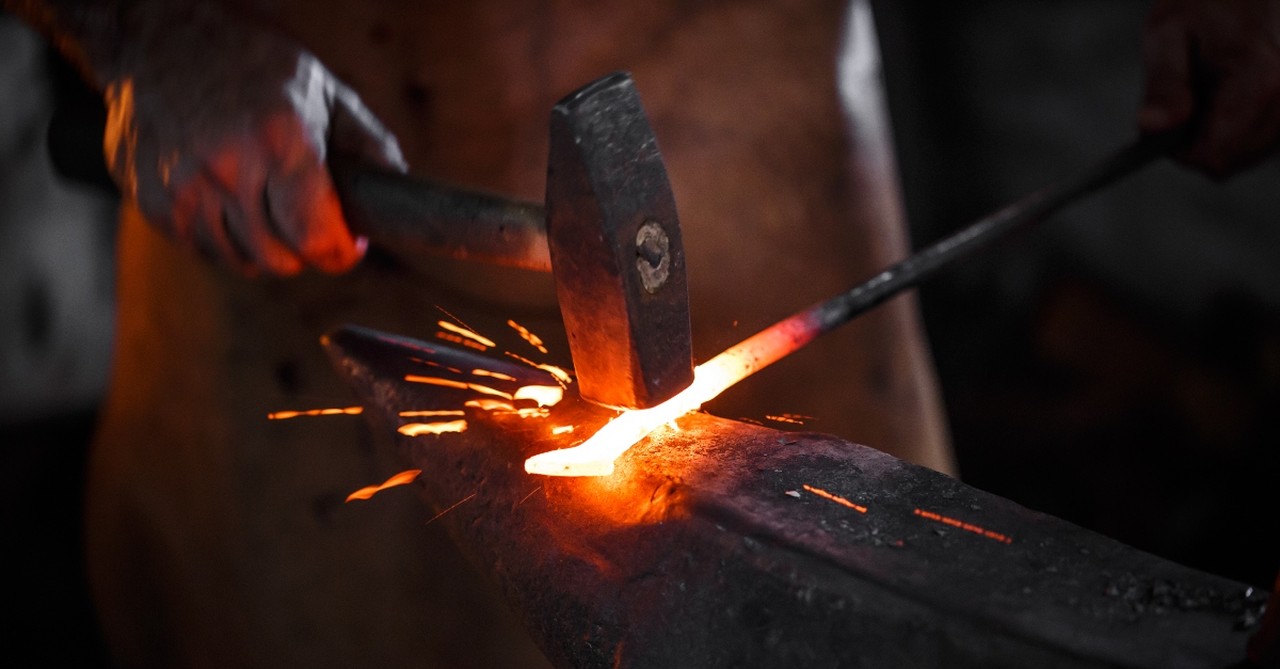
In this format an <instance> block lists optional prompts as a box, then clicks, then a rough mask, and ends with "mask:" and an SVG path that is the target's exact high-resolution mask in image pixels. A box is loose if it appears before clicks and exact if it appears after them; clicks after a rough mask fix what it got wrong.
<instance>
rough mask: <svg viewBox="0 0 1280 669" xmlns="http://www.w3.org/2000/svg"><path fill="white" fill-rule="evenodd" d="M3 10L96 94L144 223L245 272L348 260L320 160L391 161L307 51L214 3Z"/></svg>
mask: <svg viewBox="0 0 1280 669" xmlns="http://www.w3.org/2000/svg"><path fill="white" fill-rule="evenodd" d="M5 2H6V7H7V8H9V9H10V10H11V11H13V12H14V13H16V14H17V15H18V16H20V17H23V18H24V19H26V20H28V21H29V22H31V23H32V24H33V25H35V26H36V27H37V28H38V29H40V30H42V31H44V32H45V34H46V35H48V36H49V37H50V38H51V39H52V40H53V41H54V43H55V44H57V45H58V47H59V49H60V50H61V51H62V52H63V53H64V54H66V55H67V57H68V58H70V59H71V60H72V61H73V62H74V63H75V64H76V65H77V66H79V67H80V68H81V70H82V71H83V72H84V74H85V76H86V78H87V79H88V80H89V81H90V82H92V83H93V84H94V85H96V86H97V87H98V88H99V89H100V90H102V92H103V95H104V98H105V100H106V103H107V131H106V136H105V137H104V141H103V145H104V150H105V152H106V159H107V165H108V167H109V169H110V170H111V173H112V175H113V176H114V178H115V179H116V181H117V183H118V184H119V185H120V187H121V191H122V193H123V194H124V195H125V196H126V197H129V198H133V199H134V200H136V202H137V205H138V207H139V209H140V210H141V211H142V213H143V214H144V215H145V216H146V217H147V219H148V220H149V221H150V222H151V223H152V224H154V225H156V226H157V227H159V228H160V229H161V230H162V231H164V232H165V233H167V234H168V235H169V236H171V237H172V238H174V239H175V240H177V241H179V242H180V243H183V244H185V245H188V246H192V247H194V248H195V249H197V250H198V251H200V252H201V253H202V254H203V255H205V256H206V257H210V258H213V259H216V260H219V261H221V262H223V263H224V264H227V265H230V266H232V267H235V268H238V269H240V270H242V271H244V272H246V273H249V274H254V273H257V272H260V271H266V272H270V273H274V274H283V275H289V274H295V273H297V272H299V271H301V270H302V269H303V268H304V267H306V266H312V267H316V268H318V269H321V270H324V271H327V272H340V271H343V270H346V269H349V268H350V267H351V266H352V265H354V264H355V263H356V262H358V261H359V259H360V257H361V255H362V254H363V252H364V242H363V240H362V239H360V238H358V237H357V236H356V235H354V234H353V233H352V231H351V230H350V229H349V228H348V227H347V224H346V222H345V220H344V219H343V216H342V211H341V208H340V206H339V203H338V199H337V195H336V194H335V192H334V189H333V184H332V182H331V181H330V178H329V174H328V171H327V169H326V167H325V157H326V155H327V153H328V152H329V151H331V150H332V151H338V152H341V153H347V154H353V155H356V156H359V157H361V158H362V159H364V160H366V161H369V162H373V163H375V164H380V165H384V166H389V167H394V168H399V169H403V168H404V160H403V157H402V156H401V153H400V149H399V147H398V145H397V144H396V141H395V138H394V137H393V136H392V135H391V134H390V133H389V132H388V131H387V130H386V129H385V128H384V127H383V126H382V125H381V124H380V123H379V122H378V121H377V119H376V118H375V117H374V116H373V115H372V113H370V112H369V110H368V109H367V108H366V107H365V106H364V105H363V104H362V103H361V102H360V99H359V97H358V96H357V95H356V94H355V92H354V91H352V90H351V89H350V88H348V87H347V86H346V85H344V84H343V83H342V82H340V81H338V80H337V78H335V77H334V76H333V74H332V73H330V72H329V71H328V70H327V69H326V68H325V67H324V66H323V65H322V64H321V63H320V62H319V61H318V60H316V58H315V57H314V56H312V55H311V54H310V53H308V52H307V51H306V50H304V49H302V48H301V47H300V46H298V45H297V44H294V43H293V42H292V41H290V40H289V39H287V38H285V37H283V36H280V35H278V34H276V33H273V32H272V31H270V30H268V29H266V28H264V27H262V26H260V25H256V24H255V23H254V22H252V21H250V20H248V19H246V18H244V17H242V16H240V15H238V14H236V13H234V12H233V11H230V10H228V9H227V8H225V7H223V6H222V5H221V4H220V3H217V2H208V1H204V2H202V1H200V0H174V1H166V0H56V1H55V0H5Z"/></svg>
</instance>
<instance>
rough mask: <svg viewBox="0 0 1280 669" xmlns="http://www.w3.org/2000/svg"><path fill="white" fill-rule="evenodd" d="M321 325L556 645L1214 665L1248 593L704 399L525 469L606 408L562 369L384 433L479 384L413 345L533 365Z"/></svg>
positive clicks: (653, 656)
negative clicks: (541, 405) (444, 418)
mask: <svg viewBox="0 0 1280 669" xmlns="http://www.w3.org/2000/svg"><path fill="white" fill-rule="evenodd" d="M326 347H327V350H328V352H329V355H330V357H331V359H332V361H333V362H334V364H335V366H336V367H337V368H338V369H339V370H340V372H341V373H342V375H343V376H344V377H345V378H346V379H347V380H348V381H349V383H350V385H351V386H352V387H353V389H354V390H355V391H356V393H357V395H359V397H360V398H361V400H362V401H363V403H364V405H365V407H366V411H365V414H366V416H368V417H369V418H370V419H371V420H372V421H373V423H374V425H375V427H376V428H377V429H378V430H379V432H381V433H384V434H399V436H398V437H397V444H398V448H399V450H400V452H401V453H402V455H403V456H404V457H405V458H406V459H407V460H409V461H411V462H412V463H413V465H414V466H415V467H417V468H420V469H421V470H422V471H423V474H422V476H421V477H420V478H419V479H418V481H417V482H416V484H415V485H416V487H417V488H418V490H419V491H420V493H421V495H422V497H423V498H424V500H425V501H426V502H427V504H429V505H430V506H432V507H434V508H436V509H437V510H440V511H444V513H443V515H442V516H441V517H440V518H439V520H438V521H437V522H443V523H446V524H447V525H448V527H449V528H450V530H451V532H452V533H453V534H454V536H455V538H456V540H457V541H458V543H459V544H460V545H461V546H462V548H463V549H464V551H465V552H467V553H469V554H470V557H471V558H472V559H473V560H474V562H475V563H476V564H477V565H478V566H479V567H480V568H481V570H482V571H485V572H487V573H488V574H490V575H491V576H492V577H493V578H495V579H496V580H497V581H498V583H499V584H500V585H501V587H502V590H503V591H504V593H505V594H506V596H507V597H508V599H509V600H510V602H511V604H512V606H514V607H515V608H516V609H517V611H518V612H519V613H520V614H521V615H522V616H523V617H524V620H525V623H526V626H527V628H528V629H529V631H530V633H531V634H532V635H533V637H534V639H535V641H537V642H538V643H539V644H540V645H541V647H542V649H543V650H544V652H545V653H546V655H547V657H548V658H550V659H551V660H552V662H553V663H554V664H556V665H558V666H563V667H600V666H625V667H677V666H678V667H775V666H776V667H795V666H809V667H836V666H839V667H868V668H870V667H876V668H883V667H915V666H928V667H934V666H936V667H1185V668H1191V667H1200V668H1206V669H1207V668H1214V669H1225V668H1226V667H1228V666H1231V665H1233V664H1234V663H1237V662H1239V661H1241V660H1243V658H1244V655H1245V644H1246V640H1247V638H1248V636H1249V634H1250V633H1251V631H1252V630H1253V628H1255V627H1256V626H1257V624H1258V620H1259V617H1260V613H1261V609H1262V606H1263V603H1264V601H1265V599H1266V595H1265V593H1262V592H1259V591H1255V590H1254V589H1252V588H1250V587H1247V586H1245V585H1243V584H1240V583H1235V582H1232V581H1230V580H1227V579H1224V578H1220V577H1216V576H1213V575H1210V574H1206V573H1202V572H1198V571H1195V570H1193V569H1189V568H1186V567H1182V566H1179V565H1177V564H1174V563H1172V562H1169V561H1167V560H1164V559H1161V558H1159V557H1156V556H1153V555H1150V554H1147V553H1143V552H1141V551H1138V550H1136V549H1133V548H1130V547H1127V546H1124V545H1122V544H1120V543H1118V542H1116V541H1113V540H1110V539H1107V538H1105V537H1102V536H1100V535H1097V534H1095V533H1093V532H1090V531H1088V530H1085V529H1082V528H1080V527H1077V526H1074V525H1071V524H1070V523H1067V522H1064V521H1061V520H1058V519H1056V518H1053V517H1050V516H1047V515H1044V514H1041V513H1037V512H1034V511H1031V510H1028V509H1025V508H1023V507H1020V506H1018V505H1017V504H1014V503H1012V502H1010V501H1008V500H1005V499H1001V498H999V497H997V496H995V495H991V494H988V493H985V492H982V491H980V490H976V489H974V488H972V487H969V486H967V485H965V484H963V483H961V482H959V481H957V480H955V479H953V478H950V477H947V476H944V475H942V474H938V473H936V472H933V471H931V470H928V469H925V468H922V467H918V466H915V465H911V464H908V463H905V462H902V461H899V460H897V459H895V458H893V457H891V456H888V455H886V454H884V453H881V452H879V451H876V450H874V449H871V448H867V447H864V446H859V445H856V444H852V443H849V442H847V441H843V440H840V439H837V438H835V437H830V436H825V435H818V434H809V433H793V432H780V431H777V430H773V429H768V428H765V427H759V426H755V425H750V424H745V423H739V422H733V421H728V420H723V419H719V418H713V417H711V416H707V415H703V414H691V415H689V416H686V417H685V418H682V419H681V420H680V421H679V422H678V425H677V426H676V428H675V429H665V430H663V431H662V432H661V433H655V434H654V435H652V436H650V437H649V438H648V439H646V440H645V441H643V442H641V443H640V444H639V445H638V446H637V447H635V448H633V449H632V450H631V451H629V452H628V453H627V454H626V455H624V456H623V457H622V458H621V459H620V460H619V461H618V463H617V469H616V471H615V472H614V474H613V475H611V476H610V477H606V478H554V477H550V478H544V477H533V476H530V475H528V474H526V473H525V472H524V468H523V467H522V463H523V461H524V459H525V458H526V457H528V456H529V455H532V454H534V453H537V452H540V451H546V450H549V449H552V448H558V447H563V446H565V445H568V440H569V439H571V438H572V434H578V433H590V432H592V431H594V430H595V429H597V428H598V427H599V426H600V425H601V424H602V423H604V422H605V421H606V420H608V419H609V418H611V417H612V413H611V412H608V411H604V410H602V409H600V408H599V407H597V406H596V405H593V404H590V403H587V402H583V401H580V400H579V399H577V398H576V397H575V396H574V394H573V392H572V386H571V387H570V392H569V396H567V397H566V399H565V400H564V401H562V402H561V403H560V404H558V405H556V406H555V407H554V408H553V409H552V410H551V412H550V415H548V416H546V417H545V418H528V417H520V416H519V415H518V414H516V413H514V412H509V413H505V414H495V413H492V412H486V411H482V410H479V409H475V408H468V409H466V411H467V412H468V413H467V415H466V421H467V425H468V427H467V429H466V430H465V431H463V432H460V433H452V434H442V435H425V436H407V435H404V434H400V433H398V432H397V428H399V427H400V426H401V425H402V424H404V423H405V422H407V421H411V420H416V419H413V418H403V417H401V416H400V412H402V411H424V410H447V409H461V408H463V407H464V406H465V405H466V402H467V401H468V400H471V399H475V398H476V397H478V396H477V395H475V393H474V392H472V391H469V390H466V389H454V388H442V387H440V386H425V385H422V384H416V383H410V382H406V381H405V380H404V379H405V377H406V376H408V375H413V374H418V373H421V371H422V369H423V366H422V365H423V363H422V362H421V360H423V359H424V358H423V356H424V355H426V356H429V358H428V359H430V360H432V361H433V362H434V363H436V364H437V365H443V366H446V367H454V368H456V369H473V368H477V367H479V368H484V369H489V370H492V371H494V372H499V373H501V374H503V375H505V376H507V377H510V379H511V380H510V381H505V382H504V383H506V384H507V385H506V386H502V385H500V386H499V389H500V390H502V389H505V390H506V391H508V392H509V391H512V390H513V389H514V388H515V387H517V386H519V385H523V384H547V383H551V382H552V380H551V379H550V377H548V376H547V375H546V373H545V372H542V371H540V370H538V369H535V368H532V367H528V366H523V365H518V364H515V363H509V362H505V361H502V360H494V359H491V358H486V357H483V356H479V355H476V354H473V353H470V352H466V351H461V350H454V349H451V348H449V347H445V346H442V345H440V344H439V343H436V342H432V343H424V342H415V341H413V340H409V339H405V338H401V337H396V336H394V335H387V334H381V333H377V332H373V331H370V330H364V329H360V328H352V327H349V328H346V329H343V330H340V331H337V332H334V333H331V334H330V335H329V336H328V337H327V338H326ZM508 386H509V387H508ZM570 425H571V426H573V427H574V433H571V435H570V436H563V435H559V434H557V433H556V432H557V431H556V430H554V428H556V427H561V426H570Z"/></svg>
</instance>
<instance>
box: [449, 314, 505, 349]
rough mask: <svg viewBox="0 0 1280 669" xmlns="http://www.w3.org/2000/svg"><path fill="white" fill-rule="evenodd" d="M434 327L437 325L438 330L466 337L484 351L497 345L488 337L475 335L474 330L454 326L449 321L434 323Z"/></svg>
mask: <svg viewBox="0 0 1280 669" xmlns="http://www.w3.org/2000/svg"><path fill="white" fill-rule="evenodd" d="M436 325H439V326H440V329H442V330H446V331H448V332H452V333H454V334H456V335H459V336H462V337H466V338H467V339H470V340H471V341H474V342H475V343H477V344H480V345H481V346H483V347H485V348H486V349H489V348H493V347H495V346H497V344H495V343H493V340H492V339H489V338H488V337H485V336H482V335H480V334H477V333H476V332H475V331H474V330H471V329H470V328H464V327H462V326H459V325H454V324H453V323H450V322H449V321H438V322H436Z"/></svg>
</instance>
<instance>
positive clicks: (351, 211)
mask: <svg viewBox="0 0 1280 669" xmlns="http://www.w3.org/2000/svg"><path fill="white" fill-rule="evenodd" d="M331 167H332V170H333V173H334V183H335V184H336V186H337V188H338V192H339V193H340V195H341V199H342V203H343V209H344V212H345V213H346V215H347V220H348V221H350V222H351V224H352V226H353V227H354V228H355V229H357V230H359V231H360V232H361V233H363V234H365V235H367V236H369V238H370V239H371V240H372V241H374V242H375V243H378V244H381V245H383V246H387V247H396V248H407V249H410V250H414V249H416V250H422V251H427V252H430V253H436V254H443V255H447V256H452V257H455V258H463V259H470V260H478V261H484V262H491V263H496V264H501V265H508V266H514V267H521V268H524V269H530V270H538V271H546V270H550V271H551V272H552V275H553V276H554V278H555V284H556V296H557V299H558V301H559V303H560V312H561V315H562V317H563V319H564V324H565V330H566V332H567V334H568V337H569V349H570V353H571V355H572V357H573V366H574V369H575V370H576V374H577V383H578V388H579V392H580V393H581V395H582V396H583V397H584V398H586V399H588V400H591V401H593V402H595V403H597V404H602V405H605V406H610V407H615V408H626V409H637V408H648V407H651V406H655V405H657V404H660V403H662V402H663V401H665V400H667V399H669V398H671V397H672V396H674V395H675V394H676V393H678V392H680V391H681V390H683V389H684V388H686V387H687V386H688V385H689V384H690V383H692V381H693V349H692V335H691V330H690V324H689V289H688V282H687V280H686V272H685V258H684V247H683V245H682V243H681V236H680V222H679V219H678V217H677V215H676V206H675V198H674V197H673V195H672V193H671V184H670V182H669V181H668V179H667V171H666V168H665V166H664V165H663V162H662V156H661V154H660V153H659V151H658V144H657V139H656V138H655V137H654V134H653V129H652V128H651V127H650V125H649V120H648V118H647V117H646V115H645V112H644V108H643V107H642V106H641V104H640V97H639V95H638V94H637V93H636V88H635V83H634V82H633V81H632V79H631V77H630V76H629V75H628V74H625V73H614V74H610V75H608V76H605V77H603V78H601V79H598V80H596V81H594V82H592V83H590V84H587V85H586V86H584V87H583V88H581V89H578V90H577V91H575V92H573V93H570V94H569V95H568V96H566V97H565V98H564V99H562V100H561V101H560V102H559V103H557V104H556V105H555V107H554V108H553V109H552V113H551V142H550V151H549V155H548V159H547V191H546V192H547V195H546V207H545V209H544V208H542V207H539V206H537V205H534V204H529V203H523V202H515V201H512V200H508V199H505V198H502V197H498V196H493V195H488V194H484V193H477V192H471V191H465V190H460V189H456V188H451V187H448V186H443V185H440V184H436V183H431V182H427V181H423V180H421V179H418V178H415V177H412V176H408V175H402V174H395V173H390V172H382V171H375V170H370V169H368V168H364V167H355V166H351V165H347V164H343V163H340V162H339V163H335V164H333V165H332V166H331Z"/></svg>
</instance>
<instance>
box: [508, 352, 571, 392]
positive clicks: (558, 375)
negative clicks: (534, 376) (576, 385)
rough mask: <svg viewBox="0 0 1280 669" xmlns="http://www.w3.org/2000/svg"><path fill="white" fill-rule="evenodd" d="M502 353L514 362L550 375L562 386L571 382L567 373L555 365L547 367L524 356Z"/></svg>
mask: <svg viewBox="0 0 1280 669" xmlns="http://www.w3.org/2000/svg"><path fill="white" fill-rule="evenodd" d="M504 352H505V353H506V354H507V356H508V357H511V358H515V359H516V360H519V361H520V362H523V363H524V364H526V365H528V366H530V367H533V368H534V369H541V370H542V371H544V372H546V373H548V374H550V375H551V376H554V377H555V379H556V382H557V383H559V384H560V385H562V386H567V385H569V382H570V381H572V380H573V377H571V376H569V372H566V371H565V370H564V369H562V368H560V367H556V366H555V365H547V364H544V363H540V362H534V361H532V360H530V359H528V358H526V357H524V356H521V355H516V354H515V353H512V352H511V351H504Z"/></svg>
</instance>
